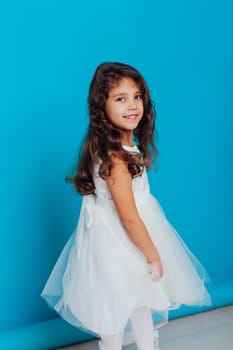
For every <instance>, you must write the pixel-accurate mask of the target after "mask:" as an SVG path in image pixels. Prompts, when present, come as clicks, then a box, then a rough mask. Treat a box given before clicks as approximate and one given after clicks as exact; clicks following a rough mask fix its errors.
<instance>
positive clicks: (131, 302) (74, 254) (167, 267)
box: [42, 63, 210, 350]
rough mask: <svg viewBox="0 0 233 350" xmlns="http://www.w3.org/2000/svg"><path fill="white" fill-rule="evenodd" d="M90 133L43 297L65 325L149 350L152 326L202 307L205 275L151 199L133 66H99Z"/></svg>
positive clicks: (150, 154)
mask: <svg viewBox="0 0 233 350" xmlns="http://www.w3.org/2000/svg"><path fill="white" fill-rule="evenodd" d="M88 105H89V115H90V125H89V129H88V133H87V136H86V138H85V141H84V143H83V147H82V152H81V156H80V160H79V164H78V168H77V173H76V174H75V175H74V177H73V178H69V179H68V180H69V181H70V182H72V183H73V184H74V185H75V187H76V189H77V191H78V192H79V193H80V194H81V195H83V196H84V197H83V202H82V208H81V212H80V217H79V221H78V225H77V229H76V230H75V232H74V234H73V235H72V236H71V238H70V240H69V241H68V243H67V244H66V246H65V248H64V250H63V252H62V254H61V256H60V258H59V259H58V261H57V263H56V265H55V267H54V269H53V271H52V273H51V275H50V277H49V279H48V282H47V284H46V286H45V288H44V290H43V292H42V296H43V297H44V298H45V299H46V301H47V302H48V303H49V305H50V306H52V307H53V308H54V309H55V310H56V311H57V312H58V313H59V314H60V315H61V316H62V317H63V318H64V319H65V320H67V321H68V322H69V323H71V324H73V325H75V326H77V327H80V328H82V329H84V330H88V331H90V332H92V333H94V334H95V335H97V336H99V337H100V338H101V340H100V342H99V349H101V350H120V349H121V348H122V344H123V338H124V337H123V335H124V333H125V331H126V330H130V329H131V328H132V330H133V334H134V339H135V342H136V344H137V349H138V350H153V349H154V344H153V343H154V342H153V328H154V327H153V323H155V324H156V325H155V327H159V326H160V325H162V324H164V323H165V322H166V321H167V312H168V310H170V309H175V308H178V307H179V306H180V305H181V304H186V305H199V306H202V305H209V304H210V297H209V295H208V292H207V290H206V289H205V286H204V284H205V282H206V279H207V278H206V277H207V276H206V273H205V270H204V268H203V266H202V265H201V263H200V262H199V261H198V260H197V259H196V258H195V257H194V256H193V254H192V253H191V252H190V250H189V249H188V248H187V247H186V246H185V244H184V242H183V241H182V239H181V238H180V237H179V235H178V234H177V232H176V231H175V229H174V228H173V227H172V226H171V225H170V223H169V222H168V221H167V219H166V217H165V215H164V213H163V211H162V209H161V208H160V206H159V204H158V202H157V200H156V199H155V198H154V197H153V196H152V195H151V194H150V188H149V184H148V179H147V173H146V169H148V168H149V167H150V165H151V163H152V160H153V158H155V157H156V155H157V150H156V147H155V145H154V142H153V138H154V124H155V112H154V110H153V106H152V102H151V99H150V94H149V90H148V87H147V85H146V82H145V80H144V79H143V77H142V76H141V74H140V73H139V72H138V71H137V70H136V69H134V68H133V67H131V66H129V65H125V64H121V63H103V64H101V65H100V66H99V67H98V68H97V70H96V72H95V74H94V77H93V79H92V82H91V84H90V89H89V99H88Z"/></svg>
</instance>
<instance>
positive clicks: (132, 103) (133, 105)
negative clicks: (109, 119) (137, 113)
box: [128, 99, 137, 109]
mask: <svg viewBox="0 0 233 350" xmlns="http://www.w3.org/2000/svg"><path fill="white" fill-rule="evenodd" d="M128 109H137V104H136V101H135V100H134V99H132V100H130V101H129V105H128Z"/></svg>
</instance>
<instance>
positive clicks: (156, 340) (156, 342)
mask: <svg viewBox="0 0 233 350" xmlns="http://www.w3.org/2000/svg"><path fill="white" fill-rule="evenodd" d="M154 350H159V330H158V329H154Z"/></svg>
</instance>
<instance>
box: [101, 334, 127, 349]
mask: <svg viewBox="0 0 233 350" xmlns="http://www.w3.org/2000/svg"><path fill="white" fill-rule="evenodd" d="M122 343H123V333H120V334H112V335H101V341H100V342H99V350H121V349H122Z"/></svg>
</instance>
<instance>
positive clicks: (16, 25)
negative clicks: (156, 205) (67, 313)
mask: <svg viewBox="0 0 233 350" xmlns="http://www.w3.org/2000/svg"><path fill="white" fill-rule="evenodd" d="M1 7H2V8H1V10H0V29H1V32H2V33H3V32H4V36H3V37H2V38H1V41H2V42H1V49H2V50H1V51H2V53H1V68H0V69H1V85H2V88H1V95H0V99H1V104H0V113H1V128H0V149H1V182H0V186H1V188H0V191H1V199H2V200H1V208H0V211H1V219H0V228H1V235H0V268H1V288H0V310H1V313H0V330H8V329H13V328H15V327H19V326H24V325H27V324H31V323H34V322H39V321H43V320H47V319H50V318H53V317H54V316H56V315H55V313H53V312H52V311H50V310H49V309H48V308H47V306H46V305H45V303H44V302H43V301H42V300H41V299H40V292H41V289H42V287H43V285H44V283H45V281H46V279H47V277H48V274H49V273H50V270H51V268H52V266H53V265H54V263H55V261H56V259H57V257H58V255H59V253H60V251H61V249H62V247H63V246H64V244H65V242H66V240H67V239H68V237H69V235H70V234H71V233H72V230H73V229H74V227H75V225H76V220H77V218H78V214H79V208H80V200H81V199H80V197H78V196H77V195H76V194H75V192H74V190H72V189H71V188H70V187H69V186H68V185H67V184H65V183H64V176H65V175H66V174H67V173H70V172H71V171H72V169H73V166H74V165H75V161H76V157H77V151H78V146H79V144H80V142H81V139H82V137H83V136H84V132H85V129H86V125H87V112H86V97H87V90H88V85H89V82H90V79H91V77H92V74H93V72H94V69H95V68H96V66H97V65H98V64H99V63H101V62H102V61H106V60H113V61H121V62H125V63H129V64H131V65H133V66H135V67H136V68H138V69H139V70H140V71H141V72H142V74H143V75H144V76H145V78H146V80H147V81H148V84H149V86H150V88H151V93H152V97H153V99H154V100H155V102H156V107H157V111H158V119H157V129H158V133H159V139H158V146H159V149H160V161H159V170H158V172H151V173H150V180H151V188H152V192H153V193H154V194H156V196H157V197H158V199H159V200H160V202H161V204H162V206H163V207H164V209H165V211H166V213H167V215H168V217H169V219H170V221H171V222H172V223H173V224H174V225H175V226H176V228H177V229H178V230H179V231H180V234H181V235H182V237H183V238H184V240H185V241H186V243H187V244H188V245H189V246H190V248H191V249H192V250H193V251H194V253H195V254H196V255H197V256H198V257H199V258H200V260H201V261H202V262H203V263H204V265H205V266H206V268H207V270H208V272H209V274H210V277H211V278H212V282H213V285H214V286H215V285H218V284H221V283H225V282H227V281H231V280H233V260H232V258H231V254H232V247H233V235H232V231H233V223H232V197H233V186H232V178H233V167H232V150H233V138H232V132H233V118H232V117H233V105H232V100H233V86H232V82H233V65H232V59H233V58H232V54H233V42H232V31H233V22H232V20H231V18H232V8H233V3H232V1H230V0H229V1H227V0H225V1H224V0H221V1H220V0H213V1H207V0H197V1H191V2H187V1H184V0H178V1H165V2H161V1H155V0H148V1H144V2H142V1H138V0H134V1H122V2H121V1H119V2H117V3H116V2H112V3H111V2H109V1H107V0H106V1H98V2H96V1H87V2H78V1H62V0H60V1H55V0H54V1H45V0H42V1H33V2H31V1H26V0H24V1H21V2H17V1H9V2H7V3H6V4H5V5H1ZM232 301H233V300H232Z"/></svg>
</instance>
